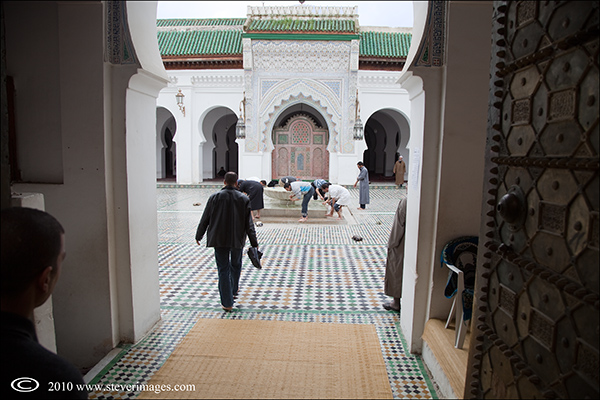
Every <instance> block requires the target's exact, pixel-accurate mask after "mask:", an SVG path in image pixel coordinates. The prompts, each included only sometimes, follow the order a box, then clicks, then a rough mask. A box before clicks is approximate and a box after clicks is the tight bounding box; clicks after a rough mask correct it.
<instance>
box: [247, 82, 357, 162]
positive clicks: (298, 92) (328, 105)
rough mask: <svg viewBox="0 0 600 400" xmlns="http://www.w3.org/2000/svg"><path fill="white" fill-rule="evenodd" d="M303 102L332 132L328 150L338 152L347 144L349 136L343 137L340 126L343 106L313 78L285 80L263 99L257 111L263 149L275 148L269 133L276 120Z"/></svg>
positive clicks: (329, 90)
mask: <svg viewBox="0 0 600 400" xmlns="http://www.w3.org/2000/svg"><path fill="white" fill-rule="evenodd" d="M300 102H303V103H306V104H310V105H311V106H312V107H314V108H315V109H316V110H318V111H319V112H320V113H321V114H322V115H323V117H324V118H325V121H326V123H327V128H328V129H329V138H330V141H329V146H328V150H329V151H330V152H332V151H337V146H338V143H339V142H342V143H343V142H346V141H347V138H346V137H345V136H346V135H340V133H341V132H344V130H343V126H342V125H341V123H342V114H341V111H342V104H341V102H340V101H339V99H338V98H337V97H336V96H335V93H333V92H332V91H331V89H330V88H329V87H328V86H326V85H324V84H323V83H321V82H319V81H316V80H313V79H288V80H285V81H283V82H281V83H279V84H277V85H275V86H274V87H273V88H272V89H271V90H270V91H269V92H267V94H266V96H265V98H263V99H262V100H261V102H260V108H259V110H258V115H259V123H258V126H259V127H260V128H259V130H260V132H259V141H260V143H261V149H262V150H263V151H271V150H272V149H273V144H272V141H271V134H270V133H271V131H272V130H273V124H274V123H275V120H276V119H277V117H278V116H279V114H280V113H281V112H283V111H284V110H285V109H286V108H287V107H289V106H291V105H293V104H296V103H300ZM350 138H351V136H350Z"/></svg>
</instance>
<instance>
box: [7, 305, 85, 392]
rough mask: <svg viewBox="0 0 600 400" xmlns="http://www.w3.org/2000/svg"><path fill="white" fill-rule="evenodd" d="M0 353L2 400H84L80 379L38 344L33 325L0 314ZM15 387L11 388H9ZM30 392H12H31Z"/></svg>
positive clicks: (81, 379) (72, 367)
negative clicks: (15, 399)
mask: <svg viewBox="0 0 600 400" xmlns="http://www.w3.org/2000/svg"><path fill="white" fill-rule="evenodd" d="M0 315H1V317H0V321H1V322H2V323H1V324H0V326H1V327H2V328H1V329H0V349H1V354H2V389H1V390H0V393H3V396H2V397H3V398H5V399H13V398H18V399H20V398H26V399H27V398H28V399H87V398H88V393H87V391H86V388H85V386H84V382H83V376H81V373H80V372H79V370H78V369H77V368H76V367H75V366H74V365H72V364H71V363H70V362H69V361H67V360H65V359H64V358H62V357H60V356H58V355H56V354H54V353H53V352H51V351H49V350H46V348H44V347H43V346H42V345H41V344H39V343H38V340H37V336H36V334H35V328H34V325H33V322H31V321H30V320H29V319H27V318H25V317H22V316H20V315H17V314H12V313H8V312H2V313H1V314H0ZM11 384H12V385H15V386H11ZM38 385H39V386H38ZM36 386H37V389H35V390H33V391H30V392H19V391H17V390H15V389H14V388H15V387H16V388H17V389H19V388H22V389H27V388H31V389H33V388H35V387H36Z"/></svg>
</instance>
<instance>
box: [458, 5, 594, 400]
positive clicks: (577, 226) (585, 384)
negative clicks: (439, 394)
mask: <svg viewBox="0 0 600 400" xmlns="http://www.w3.org/2000/svg"><path fill="white" fill-rule="evenodd" d="M493 20H494V24H493V32H492V40H493V49H492V57H491V74H490V76H491V81H490V99H489V102H490V107H489V110H490V111H489V115H488V121H489V122H488V123H489V126H488V145H487V155H486V187H485V196H484V197H485V198H486V199H485V201H486V204H485V207H484V213H486V215H485V216H484V218H483V220H484V221H483V223H482V229H481V232H480V239H479V242H480V243H483V244H484V245H483V246H480V254H479V257H478V262H479V265H478V276H477V283H476V295H475V307H474V323H473V332H472V337H473V338H474V340H473V339H472V341H471V349H470V356H469V357H470V358H469V367H468V372H467V385H466V389H465V397H473V398H599V397H600V394H599V387H598V370H599V365H598V353H599V350H598V347H599V346H598V342H599V301H598V300H599V296H598V292H599V289H598V285H599V273H598V271H599V261H598V260H599V254H598V250H599V249H598V212H599V206H598V202H599V201H598V197H599V194H598V193H599V189H598V187H599V179H598V166H599V158H598V154H599V146H598V136H599V134H598V132H599V128H598V124H599V121H598V115H599V107H598V100H599V99H598V48H599V41H598V35H599V29H598V2H585V1H582V2H562V1H561V2H556V1H539V2H538V1H515V2H494V18H493Z"/></svg>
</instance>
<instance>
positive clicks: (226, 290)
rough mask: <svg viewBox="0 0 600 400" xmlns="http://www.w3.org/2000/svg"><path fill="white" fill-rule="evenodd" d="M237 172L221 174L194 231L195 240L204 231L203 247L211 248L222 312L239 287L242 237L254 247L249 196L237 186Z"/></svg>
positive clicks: (255, 240) (229, 303)
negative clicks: (220, 184)
mask: <svg viewBox="0 0 600 400" xmlns="http://www.w3.org/2000/svg"><path fill="white" fill-rule="evenodd" d="M237 178H238V176H237V174H236V173H235V172H227V173H226V174H225V182H224V184H225V187H224V188H223V189H221V190H220V191H219V192H217V193H215V194H213V195H211V196H210V197H209V199H208V201H207V203H206V208H205V209H204V213H203V214H202V218H201V219H200V223H199V224H198V229H197V230H196V243H198V245H200V240H202V237H203V236H204V234H205V233H206V232H207V230H208V233H207V236H206V247H214V249H215V261H216V263H217V269H218V271H219V295H220V296H221V306H222V307H223V310H225V311H231V309H232V308H233V296H234V295H237V293H238V290H239V282H240V275H241V273H242V252H243V249H244V245H245V244H246V236H248V238H249V239H250V245H251V246H252V247H258V240H257V239H256V232H255V230H254V224H253V223H252V211H251V210H250V199H248V197H247V196H245V195H243V194H242V193H241V192H240V191H239V190H238V188H237Z"/></svg>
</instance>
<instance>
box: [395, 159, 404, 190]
mask: <svg viewBox="0 0 600 400" xmlns="http://www.w3.org/2000/svg"><path fill="white" fill-rule="evenodd" d="M405 173H406V163H405V162H404V160H403V159H402V156H399V157H398V161H396V163H395V164H394V175H395V176H396V185H397V186H398V188H401V187H402V185H404V174H405Z"/></svg>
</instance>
